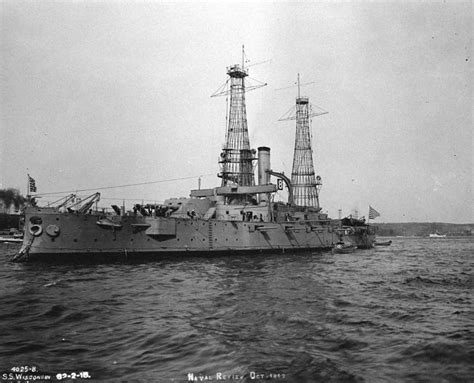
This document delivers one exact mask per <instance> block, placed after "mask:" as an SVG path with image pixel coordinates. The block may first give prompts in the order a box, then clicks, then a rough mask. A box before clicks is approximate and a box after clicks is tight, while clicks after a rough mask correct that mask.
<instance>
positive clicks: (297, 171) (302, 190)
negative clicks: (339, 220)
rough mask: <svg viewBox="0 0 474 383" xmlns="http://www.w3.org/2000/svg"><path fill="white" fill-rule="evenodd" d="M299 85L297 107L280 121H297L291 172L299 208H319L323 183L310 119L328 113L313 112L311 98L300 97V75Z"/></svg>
mask: <svg viewBox="0 0 474 383" xmlns="http://www.w3.org/2000/svg"><path fill="white" fill-rule="evenodd" d="M297 84H298V97H297V98H296V106H295V107H294V108H292V109H291V110H290V111H289V113H286V115H285V116H283V117H282V118H280V121H282V120H296V134H295V148H294V155H293V168H292V171H291V185H292V189H293V198H294V203H295V205H297V206H308V207H314V208H319V190H320V188H321V185H322V182H321V177H320V176H316V175H315V172H314V164H313V149H312V146H311V126H310V122H311V121H310V118H311V117H313V116H319V115H322V114H326V113H327V112H326V111H323V110H322V109H319V108H317V109H318V110H314V111H313V110H312V109H313V108H312V105H311V104H310V103H309V98H308V97H302V96H301V95H300V75H299V74H298V80H297Z"/></svg>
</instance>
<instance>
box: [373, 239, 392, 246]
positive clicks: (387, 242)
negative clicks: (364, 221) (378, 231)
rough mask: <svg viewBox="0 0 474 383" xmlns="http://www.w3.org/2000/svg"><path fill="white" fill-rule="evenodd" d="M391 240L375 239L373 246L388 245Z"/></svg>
mask: <svg viewBox="0 0 474 383" xmlns="http://www.w3.org/2000/svg"><path fill="white" fill-rule="evenodd" d="M391 244H392V241H390V240H389V241H375V242H374V246H390V245H391Z"/></svg>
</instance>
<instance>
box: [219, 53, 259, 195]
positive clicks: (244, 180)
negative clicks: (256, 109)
mask: <svg viewBox="0 0 474 383" xmlns="http://www.w3.org/2000/svg"><path fill="white" fill-rule="evenodd" d="M244 58H245V52H244V47H243V46H242V64H241V65H239V64H236V65H233V66H231V67H229V68H227V75H228V76H229V78H228V80H227V82H226V83H225V84H224V86H225V87H229V89H225V90H222V88H221V89H220V90H218V91H217V92H216V93H215V94H214V95H213V96H220V95H227V96H228V108H229V109H228V117H227V128H226V142H225V145H224V148H223V149H222V153H221V158H220V160H219V163H220V164H221V173H220V174H219V177H221V178H222V186H234V185H236V186H254V185H255V177H254V171H253V170H254V169H253V161H254V160H256V158H255V150H252V149H250V141H249V133H248V127H247V110H246V105H245V92H246V86H245V78H246V77H247V76H248V69H247V68H245V66H244V65H245V61H244ZM265 85H266V84H263V83H260V84H258V85H254V86H251V87H250V88H249V89H247V90H253V89H256V88H260V87H262V86H265Z"/></svg>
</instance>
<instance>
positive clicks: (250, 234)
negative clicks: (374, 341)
mask: <svg viewBox="0 0 474 383" xmlns="http://www.w3.org/2000/svg"><path fill="white" fill-rule="evenodd" d="M336 229H337V227H336V222H335V221H331V220H326V221H319V220H315V221H296V222H286V221H284V222H243V221H221V220H215V219H210V220H204V219H186V218H173V217H171V218H165V217H142V216H133V215H131V216H109V217H104V216H101V215H100V214H94V213H92V214H87V215H82V214H75V213H61V212H59V211H58V210H57V209H55V208H37V207H29V208H27V209H26V211H25V237H24V242H23V247H22V249H21V251H20V255H21V256H24V257H25V258H27V259H28V260H35V259H36V260H38V259H39V260H41V259H46V258H51V257H52V258H54V259H61V258H64V259H66V258H71V257H72V258H73V259H74V258H76V257H80V256H88V257H90V258H94V257H97V259H99V258H100V259H102V258H104V257H105V258H107V257H108V256H110V257H117V256H120V257H125V258H131V257H134V258H137V257H140V256H147V257H152V258H153V257H156V258H159V257H160V256H162V255H167V256H181V255H202V254H205V255H212V254H227V253H232V254H235V253H240V254H246V253H260V252H285V251H290V252H291V251H298V250H300V251H301V250H302V251H309V250H324V249H330V248H332V246H333V244H334V243H335V242H337V240H338V236H337V230H336Z"/></svg>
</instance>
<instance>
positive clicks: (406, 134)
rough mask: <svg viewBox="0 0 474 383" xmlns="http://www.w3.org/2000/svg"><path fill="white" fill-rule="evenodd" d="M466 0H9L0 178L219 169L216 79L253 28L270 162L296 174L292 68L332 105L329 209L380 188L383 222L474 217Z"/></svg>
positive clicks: (325, 158) (62, 184)
mask: <svg viewBox="0 0 474 383" xmlns="http://www.w3.org/2000/svg"><path fill="white" fill-rule="evenodd" d="M472 11H473V9H472V5H471V2H469V1H466V2H439V3H435V2H432V1H430V2H416V1H410V2H399V1H397V2H393V3H387V2H383V3H382V2H317V3H316V2H298V3H290V2H274V3H273V2H252V3H250V2H248V3H247V2H233V3H230V2H224V3H222V2H219V3H203V2H188V3H184V2H171V3H162V2H157V1H154V2H151V1H150V2H145V1H142V2H126V1H123V2H117V1H114V2H112V1H100V2H93V1H76V2H65V1H63V2H59V1H57V2H47V1H42V2H20V1H0V13H1V87H0V92H1V93H0V94H1V102H0V106H1V112H0V124H1V138H0V139H1V141H0V150H1V153H0V161H1V163H0V165H1V169H0V187H2V188H7V187H14V188H19V189H20V190H21V192H22V193H23V194H25V192H26V190H25V189H26V174H27V173H29V174H30V175H31V176H32V177H33V178H34V179H35V180H36V184H37V188H38V192H39V193H53V192H63V191H70V190H82V189H93V188H101V187H107V186H117V185H124V184H135V183H145V182H153V181H168V180H171V179H177V178H186V179H182V180H175V181H171V182H170V181H168V182H162V183H154V184H148V185H141V186H136V187H126V188H116V189H105V190H101V193H102V197H103V200H102V202H101V203H103V204H104V205H108V204H110V203H113V199H114V198H120V199H122V198H125V199H132V198H136V199H137V200H138V201H141V200H142V199H143V200H151V201H157V202H162V201H164V199H166V198H168V197H180V196H188V195H189V190H190V189H193V188H197V186H198V178H199V177H200V176H201V177H202V187H203V188H208V187H214V186H219V185H220V179H218V178H217V177H216V174H217V173H218V171H219V167H218V163H217V159H218V155H219V154H220V150H221V147H222V145H223V143H224V138H225V113H226V106H225V98H222V97H221V98H211V97H210V96H211V94H213V93H214V92H215V91H216V90H217V89H218V88H219V87H220V86H221V85H222V84H223V83H224V82H225V81H226V67H228V66H230V65H232V64H235V63H240V62H241V49H242V48H241V47H242V44H244V45H245V53H246V57H247V59H248V60H250V61H249V62H248V65H250V67H249V72H250V77H251V78H254V79H257V80H259V81H263V82H266V83H268V86H266V87H264V88H261V89H258V90H255V91H253V92H249V93H248V94H247V115H248V126H249V134H250V144H251V146H252V147H254V148H257V147H259V146H262V145H265V146H269V147H271V150H272V151H271V154H272V168H273V170H275V171H284V172H285V173H286V174H290V173H291V165H292V157H293V145H294V134H295V123H294V122H291V121H287V122H279V121H278V119H279V118H280V117H281V116H282V115H283V114H284V113H285V112H286V111H287V110H288V109H289V108H290V107H291V106H292V105H293V104H294V102H295V96H296V88H288V87H290V86H291V85H293V84H294V83H295V81H296V77H297V74H298V73H300V76H301V82H302V83H310V84H308V85H306V86H304V87H302V94H304V95H305V96H308V97H309V98H310V101H311V103H312V104H314V105H316V106H318V107H321V108H323V109H324V110H326V111H328V112H329V113H328V114H325V115H323V116H319V117H315V118H314V119H313V128H312V132H313V149H314V154H313V156H314V163H315V169H316V173H317V174H319V175H321V177H322V179H323V189H322V191H321V195H320V202H321V205H322V207H323V210H324V211H327V212H329V214H330V215H331V216H332V217H335V218H337V215H338V209H342V212H343V215H347V214H351V213H353V212H354V210H355V209H357V210H358V211H359V215H360V216H361V215H367V210H368V206H369V204H370V205H371V206H373V207H374V208H375V209H377V210H378V211H379V212H380V213H381V214H382V216H381V217H379V218H377V222H408V221H427V222H432V221H442V222H453V223H466V222H473V221H474V219H473V206H474V203H473V202H474V201H473V195H472V191H473V167H472V164H473V150H472V147H473V133H472V130H473V121H472V76H473V73H472ZM261 62H263V63H261ZM258 63H261V64H258ZM252 64H256V65H253V66H252ZM250 81H252V80H250ZM281 88H286V89H283V90H281ZM90 193H92V191H91V192H90ZM80 194H83V195H88V194H89V192H83V193H80ZM107 198H110V199H107ZM54 199H56V196H47V197H46V196H45V197H44V198H43V200H42V201H48V200H49V201H51V200H54ZM127 202H128V203H132V201H127Z"/></svg>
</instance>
